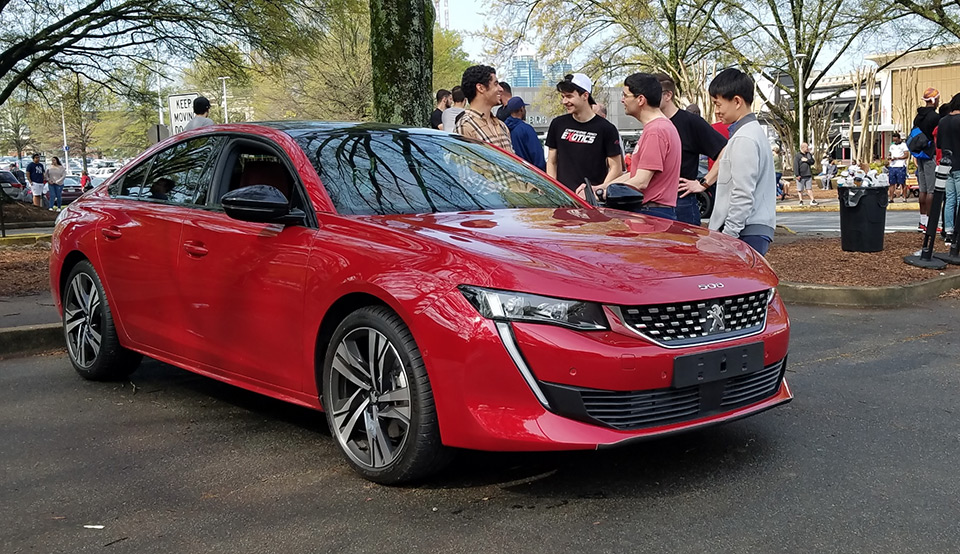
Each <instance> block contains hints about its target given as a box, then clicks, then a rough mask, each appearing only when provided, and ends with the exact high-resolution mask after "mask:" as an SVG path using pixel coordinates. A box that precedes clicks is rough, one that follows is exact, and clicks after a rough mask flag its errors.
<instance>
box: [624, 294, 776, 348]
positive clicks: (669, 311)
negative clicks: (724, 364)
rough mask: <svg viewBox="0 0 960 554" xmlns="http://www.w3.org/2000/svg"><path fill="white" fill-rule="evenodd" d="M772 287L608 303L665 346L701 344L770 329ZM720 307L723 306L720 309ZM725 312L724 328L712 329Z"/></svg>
mask: <svg viewBox="0 0 960 554" xmlns="http://www.w3.org/2000/svg"><path fill="white" fill-rule="evenodd" d="M769 296H770V289H764V290H761V291H757V292H752V293H747V294H740V295H736V296H726V297H720V298H713V299H708V300H696V301H690V302H674V303H670V304H653V305H646V306H608V308H610V310H611V311H613V312H614V313H615V314H616V315H617V317H619V318H620V321H622V322H623V324H624V326H626V327H627V328H628V329H630V330H631V331H633V332H634V333H636V334H638V335H640V336H641V337H643V338H645V339H647V340H649V341H650V342H653V343H655V344H657V345H659V346H662V347H664V348H684V347H688V346H701V345H705V344H713V343H717V342H723V341H727V340H732V339H740V338H744V337H750V336H754V335H758V334H760V333H762V332H763V330H764V329H766V326H767V312H768V308H769V304H768V300H769ZM718 308H719V310H718ZM717 311H719V312H721V313H722V321H723V326H722V327H723V328H722V329H721V330H717V329H711V327H709V326H715V322H716V321H717V319H718V318H717V317H716V316H714V315H710V313H711V312H714V313H716V312H717Z"/></svg>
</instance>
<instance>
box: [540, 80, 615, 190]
mask: <svg viewBox="0 0 960 554" xmlns="http://www.w3.org/2000/svg"><path fill="white" fill-rule="evenodd" d="M592 88H593V81H591V80H590V78H589V77H587V76H586V75H584V74H583V73H574V74H572V75H567V76H565V77H564V78H563V80H562V81H560V82H559V83H558V84H557V91H558V92H559V93H560V96H561V102H562V103H563V106H564V107H565V108H566V109H567V114H566V115H561V116H560V117H557V118H555V119H554V120H553V121H551V122H550V129H549V130H548V131H547V140H546V145H547V148H549V154H548V155H547V174H548V175H550V176H551V177H553V178H555V179H557V180H558V181H560V182H561V183H563V185H564V186H566V187H567V188H569V189H570V190H572V191H576V190H577V189H578V188H579V187H580V185H582V184H584V179H589V180H590V184H592V185H601V184H606V183H612V182H613V181H614V180H615V179H616V178H617V177H620V175H621V174H622V170H623V168H622V166H621V163H620V156H621V155H622V154H623V151H622V150H621V148H620V133H619V132H617V128H616V127H615V126H614V125H613V123H610V122H609V121H607V120H606V119H604V118H602V117H600V116H598V115H597V114H595V113H594V112H593V108H592V107H591V106H592V105H593V104H596V102H595V101H594V100H593V97H592V96H591V95H590V90H591V89H592Z"/></svg>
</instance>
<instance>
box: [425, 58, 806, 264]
mask: <svg viewBox="0 0 960 554" xmlns="http://www.w3.org/2000/svg"><path fill="white" fill-rule="evenodd" d="M556 91H557V93H558V94H559V101H560V103H561V104H562V105H563V107H564V109H565V110H566V112H567V113H566V114H564V115H561V116H559V117H556V118H554V119H553V120H552V121H551V122H550V126H549V129H548V131H547V135H546V141H545V145H546V150H547V155H546V157H544V152H543V147H542V146H541V144H540V141H539V139H538V138H537V134H536V132H535V131H534V129H533V127H532V126H531V125H530V124H529V123H527V122H526V121H525V119H526V106H528V104H527V103H526V102H524V100H523V99H522V98H520V97H518V96H513V94H512V90H511V88H510V86H509V84H508V83H505V82H503V81H500V80H498V78H497V75H496V70H495V69H494V68H492V67H489V66H486V65H475V66H471V67H469V68H467V69H466V71H464V73H463V78H462V79H461V83H460V85H459V86H457V87H454V88H453V89H452V90H449V91H448V90H440V91H438V92H437V95H436V99H437V105H436V109H435V110H434V112H433V114H432V116H431V120H430V124H431V126H432V127H434V128H436V129H440V130H446V131H452V132H455V133H458V134H461V135H463V136H466V137H469V138H473V139H477V140H480V141H483V142H488V143H490V144H493V145H495V146H497V147H499V148H501V149H503V150H506V151H508V152H513V153H515V154H516V155H517V156H519V157H521V158H523V159H524V160H526V161H527V162H529V163H530V164H532V165H534V166H536V167H538V168H540V169H541V170H543V171H545V172H546V173H547V174H548V175H550V176H551V177H553V178H554V179H556V180H557V181H559V182H560V183H561V184H562V185H564V186H565V187H567V188H569V189H570V190H571V191H573V192H575V193H576V194H578V195H579V196H581V197H582V198H587V193H588V188H589V190H591V191H592V192H593V193H594V194H595V195H596V196H597V197H601V198H602V197H603V196H604V194H605V193H606V191H607V190H608V189H609V187H610V186H611V185H613V184H615V183H616V184H621V185H625V186H628V187H631V188H633V189H636V190H639V191H641V192H642V193H643V202H642V204H641V206H640V212H641V213H645V214H648V215H652V216H656V217H662V218H667V219H671V220H677V221H683V222H685V223H689V224H691V225H700V223H701V220H700V210H699V205H698V202H697V199H696V195H697V194H699V193H701V192H703V191H705V190H706V189H707V188H708V187H711V186H715V187H716V194H715V195H714V208H713V213H712V215H711V217H710V222H709V227H710V229H713V230H717V231H721V232H723V233H725V234H727V235H730V236H732V237H736V238H739V239H740V240H742V241H743V242H745V243H746V244H748V245H750V246H751V247H752V248H753V249H754V250H756V251H757V252H759V253H760V254H761V255H763V254H766V252H767V250H768V248H769V245H770V243H771V242H772V241H773V233H774V227H775V225H776V209H775V208H776V200H777V197H778V195H779V193H778V191H777V187H776V184H777V183H778V182H779V181H780V176H781V174H782V167H775V160H774V156H773V151H772V150H771V147H770V142H769V140H768V139H767V136H766V133H765V132H764V131H763V128H762V127H761V126H760V124H759V122H758V121H757V118H756V116H755V115H754V114H753V112H752V108H751V107H752V105H753V95H754V82H753V79H752V78H750V76H749V75H747V74H745V73H743V72H742V71H740V70H738V69H734V68H730V69H726V70H724V71H722V72H720V73H719V74H718V75H717V76H716V77H715V78H714V80H713V81H712V82H711V83H710V85H709V87H708V92H709V94H710V97H711V98H712V101H713V105H714V111H715V114H716V117H717V118H718V120H719V121H718V123H716V124H714V125H710V124H709V123H708V122H707V121H705V120H704V119H703V118H702V117H701V116H700V115H699V109H698V108H697V107H696V106H688V107H687V108H686V109H680V108H679V106H677V104H676V93H677V88H676V83H675V82H674V81H673V79H671V78H670V76H668V75H666V74H663V73H657V74H653V73H634V74H632V75H630V76H629V77H627V78H626V79H625V80H624V83H623V88H622V92H621V100H620V101H621V102H622V104H623V107H624V111H625V112H626V114H627V115H629V116H632V117H634V118H636V119H637V120H639V121H640V122H641V123H642V124H643V133H642V135H641V136H640V139H639V141H638V142H637V144H636V147H635V148H634V150H633V152H632V153H630V154H629V156H628V157H626V158H625V152H624V150H623V147H622V140H621V137H620V133H619V131H618V130H617V128H616V126H614V125H613V124H612V123H611V122H609V121H607V119H606V117H605V115H606V110H605V108H604V106H602V105H601V104H599V103H597V102H596V100H595V99H594V98H593V94H592V92H593V81H592V80H591V79H590V78H589V77H588V76H587V75H585V74H583V73H572V74H570V75H566V76H565V77H564V78H563V79H562V80H561V81H560V82H558V83H557V85H556ZM810 156H811V160H810V162H811V163H812V154H811V155H810ZM703 157H707V158H709V159H710V160H711V161H715V162H714V163H712V164H711V165H710V166H709V169H708V170H707V171H706V173H705V174H703V172H702V170H701V158H703ZM798 175H799V173H798ZM810 200H811V202H813V203H814V204H815V203H816V201H815V200H813V197H812V196H811V197H810Z"/></svg>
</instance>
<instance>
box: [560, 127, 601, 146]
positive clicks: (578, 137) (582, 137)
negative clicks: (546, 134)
mask: <svg viewBox="0 0 960 554" xmlns="http://www.w3.org/2000/svg"><path fill="white" fill-rule="evenodd" d="M560 139H561V140H565V141H567V142H576V143H579V144H593V143H594V142H595V141H596V140H597V134H596V133H591V132H589V131H578V130H576V129H566V130H564V131H563V134H561V135H560Z"/></svg>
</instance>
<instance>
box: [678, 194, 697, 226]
mask: <svg viewBox="0 0 960 554" xmlns="http://www.w3.org/2000/svg"><path fill="white" fill-rule="evenodd" d="M675 211H676V215H677V217H676V219H677V221H681V222H683V223H689V224H690V225H700V203H699V202H697V195H696V194H688V195H686V196H684V197H683V198H677V207H676V209H675Z"/></svg>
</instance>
